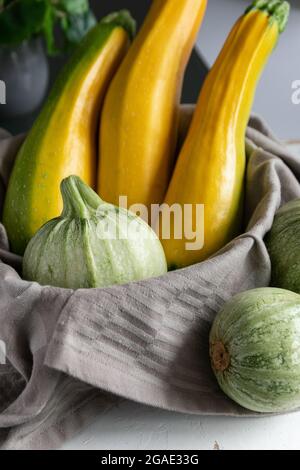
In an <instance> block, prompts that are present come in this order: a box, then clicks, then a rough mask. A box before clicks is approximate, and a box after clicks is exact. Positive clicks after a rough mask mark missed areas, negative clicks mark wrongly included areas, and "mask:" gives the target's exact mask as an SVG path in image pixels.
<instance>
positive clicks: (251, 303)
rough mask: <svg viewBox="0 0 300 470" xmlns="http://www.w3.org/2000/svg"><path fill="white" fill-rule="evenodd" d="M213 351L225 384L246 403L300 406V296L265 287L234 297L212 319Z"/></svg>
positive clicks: (258, 407)
mask: <svg viewBox="0 0 300 470" xmlns="http://www.w3.org/2000/svg"><path fill="white" fill-rule="evenodd" d="M210 357H211V364H212V368H213V371H214V373H215V376H216V378H217V380H218V383H219V385H220V387H221V389H222V390H223V391H224V393H225V394H226V395H227V396H229V397H230V398H231V399H232V400H234V401H235V402H236V403H238V404H239V405H241V406H243V407H244V408H247V409H249V410H252V411H255V412H261V413H271V412H285V411H290V410H294V409H296V408H298V407H300V296H299V295H298V294H295V293H294V292H290V291H286V290H283V289H277V288H261V289H253V290H251V291H248V292H244V293H242V294H239V295H237V296H235V297H233V299H232V300H231V301H229V302H228V303H227V304H226V305H225V306H224V308H223V309H222V310H221V311H220V313H219V314H218V315H217V317H216V319H215V321H214V323H213V326H212V329H211V333H210Z"/></svg>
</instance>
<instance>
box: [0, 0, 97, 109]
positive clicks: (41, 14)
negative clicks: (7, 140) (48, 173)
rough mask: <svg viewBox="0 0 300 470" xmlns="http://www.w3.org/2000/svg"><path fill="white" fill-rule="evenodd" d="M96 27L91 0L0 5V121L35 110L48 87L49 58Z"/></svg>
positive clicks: (18, 0) (5, 1)
mask: <svg viewBox="0 0 300 470" xmlns="http://www.w3.org/2000/svg"><path fill="white" fill-rule="evenodd" d="M95 22H96V20H95V17H94V15H93V13H92V11H91V10H90V6H89V0H0V81H1V83H2V84H3V83H4V84H5V87H6V105H5V106H0V115H1V117H16V116H20V115H25V114H28V113H30V112H32V111H34V110H35V109H36V108H37V107H38V106H39V104H40V103H41V101H42V100H43V98H44V96H45V93H46V90H47V86H48V79H49V67H48V60H47V55H55V54H58V53H59V52H61V51H62V50H66V49H67V50H68V49H70V47H72V46H73V45H74V44H76V43H77V42H79V41H80V40H81V38H82V37H83V36H84V35H85V34H86V32H87V31H88V30H89V29H90V28H91V27H92V26H93V25H94V24H95ZM57 32H58V33H59V32H60V34H58V35H57V34H56V33H57ZM57 37H59V38H60V40H59V41H58V40H57ZM58 42H59V44H58Z"/></svg>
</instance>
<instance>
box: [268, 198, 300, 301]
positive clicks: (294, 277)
mask: <svg viewBox="0 0 300 470" xmlns="http://www.w3.org/2000/svg"><path fill="white" fill-rule="evenodd" d="M265 243H266V246H267V249H268V252H269V255H270V258H271V265H272V279H271V284H272V286H274V287H281V288H282V289H289V290H292V291H294V292H298V293H299V294H300V199H296V200H294V201H291V202H289V203H287V204H286V205H284V206H283V207H281V209H279V211H278V212H277V214H276V216H275V219H274V223H273V227H272V229H271V231H270V232H269V233H268V235H267V236H266V239H265Z"/></svg>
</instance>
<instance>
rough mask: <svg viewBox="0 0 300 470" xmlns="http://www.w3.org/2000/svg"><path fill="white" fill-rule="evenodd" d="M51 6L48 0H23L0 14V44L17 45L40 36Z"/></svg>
mask: <svg viewBox="0 0 300 470" xmlns="http://www.w3.org/2000/svg"><path fill="white" fill-rule="evenodd" d="M48 8H49V5H48V1H47V0H22V2H16V3H13V2H12V3H11V5H10V6H9V8H7V9H5V10H4V11H2V13H1V14H0V43H1V44H7V45H16V44H19V43H21V42H22V41H24V40H25V39H29V38H31V37H32V36H33V35H35V34H39V33H40V32H41V31H42V29H43V25H44V21H45V18H46V15H47V11H48Z"/></svg>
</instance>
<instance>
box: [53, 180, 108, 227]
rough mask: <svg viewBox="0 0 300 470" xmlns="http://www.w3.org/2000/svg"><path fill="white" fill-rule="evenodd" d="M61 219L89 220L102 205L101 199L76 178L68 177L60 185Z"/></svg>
mask: <svg viewBox="0 0 300 470" xmlns="http://www.w3.org/2000/svg"><path fill="white" fill-rule="evenodd" d="M61 194H62V198H63V206H64V207H63V212H62V217H77V218H80V219H89V218H90V217H91V213H95V212H96V211H97V209H98V207H99V206H100V205H101V204H103V201H102V199H100V197H99V196H98V195H97V194H96V193H95V191H93V190H92V189H91V188H90V187H89V186H87V185H86V184H85V183H84V182H83V181H82V180H81V179H80V178H79V177H78V176H69V177H68V178H65V179H64V180H63V181H62V183H61Z"/></svg>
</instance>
